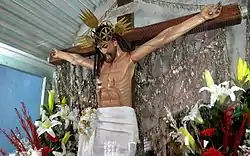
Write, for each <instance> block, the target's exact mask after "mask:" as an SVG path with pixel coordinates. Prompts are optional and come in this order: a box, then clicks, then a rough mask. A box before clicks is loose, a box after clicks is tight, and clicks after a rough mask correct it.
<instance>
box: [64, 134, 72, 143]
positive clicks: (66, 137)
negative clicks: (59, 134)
mask: <svg viewBox="0 0 250 156" xmlns="http://www.w3.org/2000/svg"><path fill="white" fill-rule="evenodd" d="M70 136H71V134H70V132H67V133H65V135H64V137H63V139H62V144H64V145H65V144H66V143H67V142H68V140H69V137H70Z"/></svg>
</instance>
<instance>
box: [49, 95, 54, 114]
mask: <svg viewBox="0 0 250 156" xmlns="http://www.w3.org/2000/svg"><path fill="white" fill-rule="evenodd" d="M54 100H55V91H54V90H50V91H49V98H48V105H49V112H50V113H52V112H53V110H54Z"/></svg>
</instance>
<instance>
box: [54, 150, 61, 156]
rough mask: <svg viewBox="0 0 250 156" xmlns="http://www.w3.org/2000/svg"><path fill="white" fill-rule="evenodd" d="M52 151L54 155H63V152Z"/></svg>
mask: <svg viewBox="0 0 250 156" xmlns="http://www.w3.org/2000/svg"><path fill="white" fill-rule="evenodd" d="M52 153H53V154H54V156H63V154H62V153H61V152H56V151H53V152H52Z"/></svg>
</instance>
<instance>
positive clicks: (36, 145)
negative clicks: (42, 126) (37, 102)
mask: <svg viewBox="0 0 250 156" xmlns="http://www.w3.org/2000/svg"><path fill="white" fill-rule="evenodd" d="M21 104H22V114H21V113H20V112H19V111H18V110H17V109H15V111H16V114H17V116H18V119H19V122H20V125H21V127H22V129H23V131H24V133H25V134H26V137H24V136H22V134H21V131H20V129H19V128H16V130H13V129H11V130H10V132H9V134H8V133H7V132H6V131H5V130H4V129H0V132H1V133H2V134H3V135H5V137H6V138H7V139H8V140H9V142H10V143H12V144H13V145H14V146H15V148H16V150H17V151H16V153H12V154H9V155H34V154H35V153H36V155H41V156H46V155H47V153H48V152H50V150H49V148H48V147H46V146H43V145H42V144H41V141H40V139H39V136H38V133H37V131H36V126H35V125H34V123H33V122H32V120H31V117H30V115H29V113H28V112H27V109H26V106H25V104H24V103H21ZM0 153H1V154H2V155H4V156H7V153H6V152H4V150H3V149H0Z"/></svg>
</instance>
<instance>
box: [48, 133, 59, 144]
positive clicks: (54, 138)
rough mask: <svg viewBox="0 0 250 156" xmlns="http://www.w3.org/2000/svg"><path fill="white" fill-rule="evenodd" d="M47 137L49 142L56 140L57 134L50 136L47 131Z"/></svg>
mask: <svg viewBox="0 0 250 156" xmlns="http://www.w3.org/2000/svg"><path fill="white" fill-rule="evenodd" d="M46 137H47V139H48V140H50V141H51V142H57V141H58V140H59V138H58V136H55V137H53V136H51V135H50V134H49V133H47V135H46Z"/></svg>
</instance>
